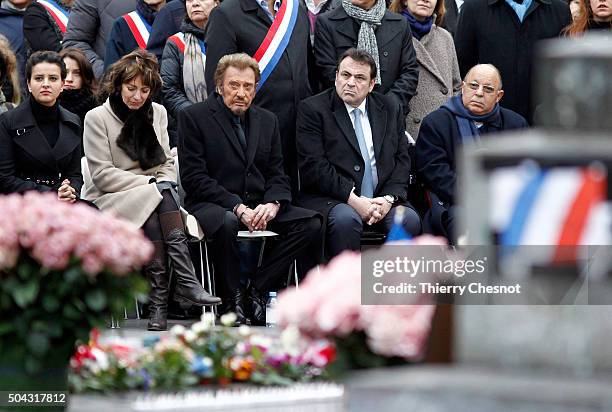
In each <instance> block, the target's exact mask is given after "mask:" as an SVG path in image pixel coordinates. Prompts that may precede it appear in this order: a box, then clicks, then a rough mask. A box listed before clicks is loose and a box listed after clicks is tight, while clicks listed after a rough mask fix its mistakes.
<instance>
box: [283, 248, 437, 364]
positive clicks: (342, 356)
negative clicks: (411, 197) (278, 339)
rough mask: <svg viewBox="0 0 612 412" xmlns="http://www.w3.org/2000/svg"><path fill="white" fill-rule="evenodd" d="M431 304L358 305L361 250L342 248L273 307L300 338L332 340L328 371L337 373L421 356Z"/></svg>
mask: <svg viewBox="0 0 612 412" xmlns="http://www.w3.org/2000/svg"><path fill="white" fill-rule="evenodd" d="M415 241H416V239H415ZM367 253H376V252H367ZM434 310H435V306H432V305H403V306H400V305H396V306H384V305H372V306H365V305H361V255H360V254H358V253H355V252H344V253H343V254H341V255H340V256H338V257H336V258H335V259H333V260H332V261H331V262H330V263H329V264H328V265H327V266H326V267H324V268H321V270H320V271H316V270H315V271H312V272H311V273H309V275H308V276H307V277H306V279H305V280H304V281H303V282H302V283H301V284H300V287H299V289H290V290H289V289H288V290H286V291H284V292H282V293H281V294H280V296H279V301H278V312H277V313H278V319H279V324H280V325H281V326H284V327H296V328H297V330H299V333H300V335H301V336H302V337H304V338H305V339H318V338H327V339H332V340H333V341H334V342H335V345H336V349H337V361H336V362H335V363H334V365H332V369H331V370H330V373H331V374H332V376H337V375H339V374H342V373H343V372H345V371H346V370H349V369H355V368H366V367H380V366H385V365H390V364H396V363H402V362H405V361H418V360H420V359H422V357H423V355H424V349H425V346H426V342H427V338H428V336H429V331H430V327H431V321H432V317H433V314H434Z"/></svg>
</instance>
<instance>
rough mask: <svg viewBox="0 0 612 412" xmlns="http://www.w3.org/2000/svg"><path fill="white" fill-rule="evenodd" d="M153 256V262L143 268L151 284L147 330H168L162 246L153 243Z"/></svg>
mask: <svg viewBox="0 0 612 412" xmlns="http://www.w3.org/2000/svg"><path fill="white" fill-rule="evenodd" d="M153 245H154V247H155V255H154V256H153V260H151V262H150V263H149V264H148V265H147V266H146V267H145V274H146V275H147V278H148V279H149V283H150V284H151V291H150V292H149V323H148V325H147V329H148V330H154V331H161V330H166V329H167V328H168V323H167V317H168V294H169V290H170V289H169V286H170V277H169V276H168V273H167V271H166V262H165V260H164V256H165V252H164V244H163V242H162V241H161V240H160V241H154V242H153Z"/></svg>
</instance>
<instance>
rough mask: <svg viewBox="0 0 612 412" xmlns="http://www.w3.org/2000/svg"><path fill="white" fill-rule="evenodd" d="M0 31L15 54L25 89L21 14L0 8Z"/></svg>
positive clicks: (24, 58)
mask: <svg viewBox="0 0 612 412" xmlns="http://www.w3.org/2000/svg"><path fill="white" fill-rule="evenodd" d="M0 33H1V34H2V35H3V36H4V37H6V38H7V40H8V41H9V44H10V45H11V50H13V52H15V55H16V56H17V66H18V71H19V78H20V80H21V84H22V89H23V90H25V77H24V72H25V62H26V48H25V44H24V41H23V14H22V13H17V12H15V11H13V10H7V9H2V8H0ZM7 97H8V96H7Z"/></svg>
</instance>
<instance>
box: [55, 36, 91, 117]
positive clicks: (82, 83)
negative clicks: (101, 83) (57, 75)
mask: <svg viewBox="0 0 612 412" xmlns="http://www.w3.org/2000/svg"><path fill="white" fill-rule="evenodd" d="M59 55H60V56H61V58H62V60H63V61H64V64H65V65H66V80H65V81H64V91H63V92H62V94H60V97H59V102H60V104H61V105H62V107H63V108H65V109H68V110H69V111H71V112H72V113H74V114H76V115H77V116H79V119H80V120H81V124H83V122H84V121H85V115H86V114H87V112H88V111H90V110H91V109H93V108H94V107H96V106H98V102H97V100H96V97H95V93H96V91H97V83H96V78H95V76H94V72H93V67H92V66H91V63H90V62H89V60H87V57H86V56H85V54H84V53H83V52H82V51H81V50H79V49H76V48H74V47H69V48H67V49H64V50H62V51H61V52H60V53H59Z"/></svg>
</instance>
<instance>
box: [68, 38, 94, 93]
mask: <svg viewBox="0 0 612 412" xmlns="http://www.w3.org/2000/svg"><path fill="white" fill-rule="evenodd" d="M59 55H60V57H61V58H62V60H63V59H65V58H66V57H69V58H71V59H73V60H74V61H75V62H77V65H78V66H79V70H80V71H81V77H82V78H83V86H82V88H87V89H89V90H90V91H91V92H92V93H93V94H95V93H96V92H97V91H98V83H97V82H96V76H95V75H94V71H93V67H92V66H91V63H90V62H89V60H88V59H87V56H85V54H84V53H83V52H82V51H81V50H79V49H76V48H74V47H68V48H67V49H63V50H62V51H60V52H59Z"/></svg>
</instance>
